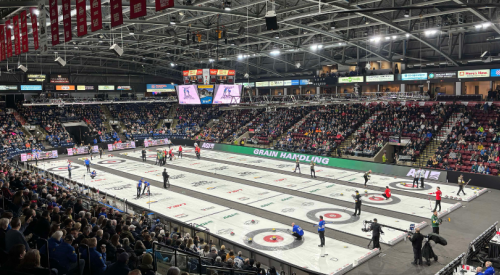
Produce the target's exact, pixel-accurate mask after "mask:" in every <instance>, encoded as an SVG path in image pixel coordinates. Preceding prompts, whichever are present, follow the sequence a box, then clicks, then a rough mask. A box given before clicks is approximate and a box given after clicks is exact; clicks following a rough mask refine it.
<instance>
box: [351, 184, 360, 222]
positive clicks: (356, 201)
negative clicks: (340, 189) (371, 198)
mask: <svg viewBox="0 0 500 275" xmlns="http://www.w3.org/2000/svg"><path fill="white" fill-rule="evenodd" d="M358 211H359V212H358ZM356 214H357V215H358V216H359V215H361V195H360V194H359V192H358V190H356V195H355V196H354V214H352V215H353V216H356Z"/></svg>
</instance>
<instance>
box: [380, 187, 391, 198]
mask: <svg viewBox="0 0 500 275" xmlns="http://www.w3.org/2000/svg"><path fill="white" fill-rule="evenodd" d="M391 195H392V194H391V189H389V186H386V187H385V194H382V196H383V197H384V198H385V199H386V200H388V199H389V198H390V197H391Z"/></svg>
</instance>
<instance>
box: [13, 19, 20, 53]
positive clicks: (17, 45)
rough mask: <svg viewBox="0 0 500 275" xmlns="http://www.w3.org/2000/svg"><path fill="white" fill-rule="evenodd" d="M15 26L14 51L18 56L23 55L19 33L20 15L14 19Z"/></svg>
mask: <svg viewBox="0 0 500 275" xmlns="http://www.w3.org/2000/svg"><path fill="white" fill-rule="evenodd" d="M12 23H13V24H14V51H15V53H16V55H20V54H21V33H20V32H19V15H14V17H13V18H12Z"/></svg>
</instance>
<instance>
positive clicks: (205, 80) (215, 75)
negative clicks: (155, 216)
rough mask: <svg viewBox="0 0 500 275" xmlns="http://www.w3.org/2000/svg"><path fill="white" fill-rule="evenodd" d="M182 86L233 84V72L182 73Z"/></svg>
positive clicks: (191, 71) (203, 70)
mask: <svg viewBox="0 0 500 275" xmlns="http://www.w3.org/2000/svg"><path fill="white" fill-rule="evenodd" d="M182 75H183V82H184V85H189V84H201V85H210V84H224V83H225V84H234V83H235V76H236V73H235V71H234V70H217V69H196V70H187V71H183V72H182Z"/></svg>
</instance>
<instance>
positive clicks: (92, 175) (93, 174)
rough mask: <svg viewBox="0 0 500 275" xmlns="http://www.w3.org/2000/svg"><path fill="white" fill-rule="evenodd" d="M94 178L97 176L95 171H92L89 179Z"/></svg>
mask: <svg viewBox="0 0 500 275" xmlns="http://www.w3.org/2000/svg"><path fill="white" fill-rule="evenodd" d="M96 176H97V173H96V171H95V170H94V171H92V173H90V177H91V178H92V179H94V178H95V177H96Z"/></svg>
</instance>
